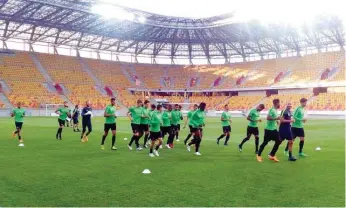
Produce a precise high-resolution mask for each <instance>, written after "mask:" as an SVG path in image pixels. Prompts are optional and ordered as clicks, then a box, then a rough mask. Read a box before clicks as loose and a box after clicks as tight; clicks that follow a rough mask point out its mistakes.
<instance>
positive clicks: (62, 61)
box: [38, 53, 94, 84]
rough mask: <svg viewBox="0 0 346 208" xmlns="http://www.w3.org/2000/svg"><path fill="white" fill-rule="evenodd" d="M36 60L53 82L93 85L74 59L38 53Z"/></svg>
mask: <svg viewBox="0 0 346 208" xmlns="http://www.w3.org/2000/svg"><path fill="white" fill-rule="evenodd" d="M38 58H39V60H40V62H41V64H42V65H43V67H44V68H45V69H46V70H47V71H48V73H49V74H50V76H51V77H52V79H53V81H54V82H57V83H83V84H94V81H93V80H92V78H91V77H89V76H88V74H87V73H85V72H84V71H83V70H82V67H81V65H80V63H79V62H78V59H77V58H76V57H70V56H61V55H59V56H57V55H51V54H41V53H39V54H38Z"/></svg>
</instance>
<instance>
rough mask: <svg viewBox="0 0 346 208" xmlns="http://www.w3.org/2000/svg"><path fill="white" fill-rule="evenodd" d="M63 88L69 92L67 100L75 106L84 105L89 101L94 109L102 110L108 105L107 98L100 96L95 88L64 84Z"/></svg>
mask: <svg viewBox="0 0 346 208" xmlns="http://www.w3.org/2000/svg"><path fill="white" fill-rule="evenodd" d="M65 87H67V88H68V89H69V91H70V93H69V94H68V98H69V99H70V100H71V102H72V103H73V104H75V105H77V104H80V105H84V104H85V101H87V100H89V101H90V102H91V104H92V107H93V108H94V109H103V108H105V107H106V106H107V105H108V104H109V98H108V97H107V96H103V95H102V94H100V92H99V91H98V90H96V89H95V86H91V85H76V84H66V85H65Z"/></svg>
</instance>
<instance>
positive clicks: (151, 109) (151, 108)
mask: <svg viewBox="0 0 346 208" xmlns="http://www.w3.org/2000/svg"><path fill="white" fill-rule="evenodd" d="M155 111H156V105H155V104H152V105H151V106H150V110H149V113H148V115H149V125H148V126H149V137H148V139H147V140H145V137H144V140H145V141H144V147H145V148H148V144H147V142H148V141H149V138H150V119H151V117H152V115H153V113H154V112H155Z"/></svg>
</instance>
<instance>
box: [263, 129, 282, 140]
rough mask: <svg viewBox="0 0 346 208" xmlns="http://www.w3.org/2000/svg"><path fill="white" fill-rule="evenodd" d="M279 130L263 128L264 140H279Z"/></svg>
mask: <svg viewBox="0 0 346 208" xmlns="http://www.w3.org/2000/svg"><path fill="white" fill-rule="evenodd" d="M279 139H280V137H279V132H278V130H276V129H275V130H268V129H264V140H265V141H276V140H279Z"/></svg>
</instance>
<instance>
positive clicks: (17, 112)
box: [11, 102, 25, 146]
mask: <svg viewBox="0 0 346 208" xmlns="http://www.w3.org/2000/svg"><path fill="white" fill-rule="evenodd" d="M11 117H14V124H15V126H16V130H15V131H14V132H13V135H12V137H13V138H14V137H15V136H16V134H17V135H18V140H19V143H20V144H19V146H24V144H23V139H22V136H21V131H22V127H23V122H24V117H25V110H24V109H23V108H22V103H21V102H18V103H17V108H15V109H13V111H12V113H11Z"/></svg>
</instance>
